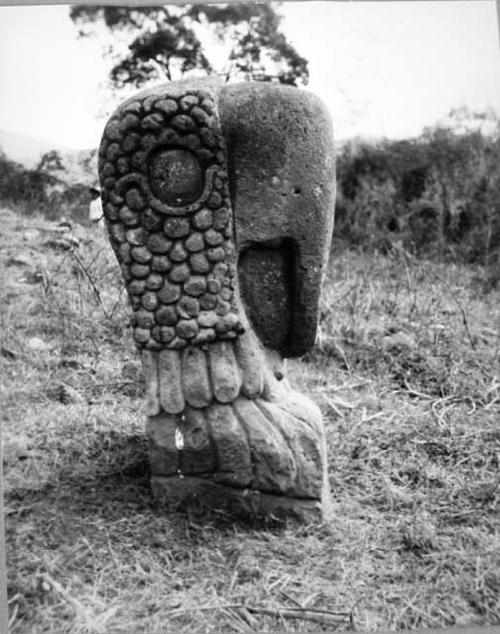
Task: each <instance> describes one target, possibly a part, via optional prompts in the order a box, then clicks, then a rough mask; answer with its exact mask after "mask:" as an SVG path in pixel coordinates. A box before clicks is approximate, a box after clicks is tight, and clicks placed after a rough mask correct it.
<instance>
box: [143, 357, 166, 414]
mask: <svg viewBox="0 0 500 634" xmlns="http://www.w3.org/2000/svg"><path fill="white" fill-rule="evenodd" d="M142 367H143V370H144V376H145V379H146V415H147V416H156V415H157V414H159V413H160V412H161V405H160V394H159V384H158V358H157V355H156V354H155V353H154V352H150V351H149V350H143V351H142Z"/></svg>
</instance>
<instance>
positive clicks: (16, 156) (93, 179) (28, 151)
mask: <svg viewBox="0 0 500 634" xmlns="http://www.w3.org/2000/svg"><path fill="white" fill-rule="evenodd" d="M0 148H1V149H2V151H3V152H4V153H5V155H6V156H7V157H8V158H9V159H11V160H12V161H16V162H17V163H21V164H22V165H24V167H26V168H28V169H33V168H34V167H36V165H37V164H38V163H39V161H40V158H41V156H42V155H43V154H45V153H46V152H49V151H51V150H56V151H57V152H58V153H59V155H60V156H61V159H62V164H63V167H64V169H63V170H54V171H52V172H51V173H52V174H54V176H57V177H58V178H60V179H61V180H62V181H64V182H66V183H68V184H73V183H82V184H86V185H87V184H88V185H94V184H96V183H97V157H96V151H95V150H71V149H69V148H67V147H64V146H59V145H57V144H55V143H52V142H51V141H46V140H42V139H37V138H35V137H32V136H29V135H27V134H23V133H21V132H7V131H6V130H0Z"/></svg>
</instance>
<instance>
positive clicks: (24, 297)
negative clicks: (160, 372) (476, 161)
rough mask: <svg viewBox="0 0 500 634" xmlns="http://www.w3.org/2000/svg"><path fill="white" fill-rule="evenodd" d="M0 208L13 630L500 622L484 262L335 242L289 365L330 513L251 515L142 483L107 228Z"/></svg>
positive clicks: (499, 345)
mask: <svg viewBox="0 0 500 634" xmlns="http://www.w3.org/2000/svg"><path fill="white" fill-rule="evenodd" d="M0 222H1V225H2V235H1V238H0V254H1V255H0V258H1V271H2V276H3V279H2V284H1V297H0V302H1V308H0V310H1V341H0V364H1V388H2V404H1V406H2V411H3V441H4V473H5V485H6V491H5V512H6V533H7V549H8V550H7V558H8V582H9V608H10V615H11V616H10V618H11V632H12V634H21V633H25V634H28V633H29V634H34V633H37V634H38V633H41V632H44V633H45V632H53V633H54V634H63V633H66V632H67V633H72V634H78V633H84V632H85V633H101V632H102V633H108V632H109V633H111V634H113V633H131V634H135V633H147V634H149V633H151V634H153V633H160V632H172V633H174V632H175V633H177V632H184V633H188V632H189V633H192V632H193V633H201V632H252V631H270V632H273V631H290V632H312V631H315V632H318V631H323V630H324V631H332V630H333V629H335V628H336V627H338V629H340V630H345V629H349V628H352V627H353V626H354V628H355V629H359V630H365V629H370V630H375V629H382V628H384V629H396V628H416V627H435V626H449V625H465V624H500V533H499V529H500V514H499V498H500V475H499V473H500V469H499V465H500V334H499V331H500V292H499V291H498V290H494V289H493V290H492V289H491V288H490V287H491V285H490V284H488V283H487V281H486V280H485V274H484V272H483V271H482V270H481V269H480V268H471V267H462V266H455V265H450V264H448V265H444V264H435V263H434V264H433V263H429V262H425V261H416V260H413V259H412V258H411V257H409V256H408V255H407V254H405V253H401V252H395V253H393V254H392V255H390V256H379V255H370V256H368V255H360V254H358V253H354V252H349V251H347V252H346V251H344V252H342V253H338V254H334V256H333V257H332V261H331V265H330V269H329V275H328V279H327V280H326V283H325V289H324V295H323V300H322V320H321V321H322V323H321V332H320V337H319V340H318V345H317V347H316V349H315V350H314V351H313V352H311V353H309V354H308V355H307V357H306V358H305V359H302V360H300V361H294V362H290V363H289V372H290V375H291V379H292V382H293V383H294V384H296V385H297V386H298V387H299V389H301V390H302V391H304V392H308V393H309V394H310V395H311V396H312V397H313V398H314V400H315V401H316V402H317V403H318V405H320V407H321V409H322V411H323V413H324V417H325V424H326V428H327V435H328V444H329V475H330V481H331V488H332V493H333V502H334V508H335V519H334V520H333V521H332V522H331V523H330V524H328V525H322V526H302V527H299V528H297V527H294V526H292V525H286V524H279V523H274V524H267V525H262V524H257V523H255V524H253V525H252V524H248V523H243V522H241V521H236V520H233V519H232V518H230V517H228V516H225V515H223V514H207V513H206V512H203V511H202V510H192V511H190V512H189V513H188V512H184V513H180V512H178V513H172V512H171V513H168V514H167V513H165V511H164V510H163V509H161V508H160V507H159V506H158V505H157V504H155V502H154V501H153V499H152V498H151V495H150V492H149V487H148V466H147V444H146V439H145V437H144V434H143V415H142V413H141V407H142V396H141V394H142V392H141V391H142V386H143V383H142V375H141V369H140V365H139V361H138V357H137V354H136V352H135V348H134V345H133V342H132V338H131V334H130V330H129V329H128V326H127V323H128V312H127V305H126V301H125V296H124V294H123V293H122V290H121V289H122V285H121V280H120V277H119V270H118V267H117V265H116V262H115V260H114V256H113V255H112V253H111V251H110V248H109V247H108V246H107V243H106V242H105V240H104V238H103V237H102V236H100V235H98V234H96V233H91V232H90V231H89V230H85V229H81V230H80V231H79V234H77V237H79V240H80V246H79V247H78V248H76V249H75V250H74V251H68V250H64V249H62V248H61V244H60V242H58V238H57V236H55V234H54V232H51V231H49V226H48V225H47V224H46V223H44V221H42V220H40V219H32V220H28V219H26V218H21V217H19V216H16V215H14V214H13V213H11V212H9V211H7V210H3V211H2V212H1V213H0ZM293 610H295V612H293ZM280 611H281V612H280ZM293 615H295V616H299V617H300V618H292V616H293ZM307 617H311V618H312V619H313V620H308V618H307Z"/></svg>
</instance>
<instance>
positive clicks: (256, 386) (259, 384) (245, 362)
mask: <svg viewBox="0 0 500 634" xmlns="http://www.w3.org/2000/svg"><path fill="white" fill-rule="evenodd" d="M252 343H253V342H252V339H251V335H250V334H249V333H248V332H246V333H245V334H243V335H241V336H240V337H238V339H237V340H236V342H235V351H236V357H237V359H238V364H239V366H240V368H241V371H242V373H243V384H242V386H241V391H242V392H243V394H244V395H245V396H246V397H247V398H257V396H260V395H261V394H262V390H263V389H264V374H263V370H262V367H263V364H264V359H263V355H262V354H260V351H259V349H258V347H257V346H256V345H255V344H254V345H252Z"/></svg>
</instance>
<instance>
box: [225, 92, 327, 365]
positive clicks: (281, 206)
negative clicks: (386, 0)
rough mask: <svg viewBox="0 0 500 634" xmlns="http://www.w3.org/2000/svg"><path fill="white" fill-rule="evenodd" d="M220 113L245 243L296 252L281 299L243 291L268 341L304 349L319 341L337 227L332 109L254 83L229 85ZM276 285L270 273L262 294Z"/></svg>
mask: <svg viewBox="0 0 500 634" xmlns="http://www.w3.org/2000/svg"><path fill="white" fill-rule="evenodd" d="M219 116H220V120H221V125H222V129H223V133H224V138H225V139H226V140H227V156H228V167H229V182H230V189H231V192H230V193H231V204H232V207H233V213H234V225H235V233H236V236H237V237H238V245H237V246H238V250H239V252H240V253H244V252H245V251H247V250H254V249H256V248H257V249H259V248H262V247H266V248H267V249H275V250H276V252H277V254H278V255H281V257H287V258H288V259H289V263H288V270H289V275H288V278H289V279H288V281H287V283H286V285H285V286H284V287H282V288H281V289H278V288H276V287H273V291H272V292H279V293H280V295H281V299H280V301H278V302H274V301H273V302H270V303H269V306H268V307H267V308H266V306H265V304H266V301H265V300H264V301H263V303H259V304H257V305H256V304H255V303H254V302H252V301H251V299H250V298H248V299H249V301H246V300H247V298H246V297H245V293H244V292H243V293H242V295H243V300H244V301H245V304H246V306H247V314H248V317H249V318H250V322H251V324H252V325H253V326H254V327H256V326H257V324H258V326H257V327H258V333H259V335H260V336H261V337H262V338H264V339H265V340H266V344H267V345H269V346H270V347H272V348H274V349H277V350H280V351H281V353H282V354H283V356H285V357H293V356H301V355H303V354H304V353H305V352H307V350H309V349H310V348H311V346H312V345H313V344H314V340H315V336H316V330H317V323H318V306H319V294H320V288H321V280H322V276H323V272H324V270H325V266H326V261H327V257H328V253H329V246H330V241H331V235H332V229H333V206H334V200H335V172H334V167H335V165H334V151H333V137H332V128H331V121H330V117H329V114H328V112H327V111H326V109H325V108H324V106H323V105H322V104H321V102H320V101H319V99H317V97H315V96H314V95H312V94H311V93H308V92H306V91H305V90H296V89H295V88H292V87H289V86H281V85H280V86H276V85H270V84H267V83H261V84H259V83H248V84H226V85H225V86H224V88H223V89H222V90H221V94H220V99H219ZM280 266H281V265H278V267H280ZM239 275H240V278H247V277H248V278H251V282H250V283H251V284H252V285H256V286H257V287H258V286H259V281H258V280H256V279H253V278H255V277H257V276H255V275H254V273H253V271H252V268H251V267H250V269H249V270H248V271H247V270H246V268H243V269H240V271H239ZM246 286H248V283H247V281H246V280H245V279H242V287H246ZM271 287H272V285H271V286H269V284H268V282H267V280H263V284H262V290H261V292H262V297H263V298H265V297H266V294H267V293H268V291H269V290H270V288H271ZM242 290H243V289H242ZM286 304H288V305H289V306H290V310H291V314H290V321H289V324H288V325H287V328H288V332H287V333H286V336H284V333H283V332H282V331H280V328H279V327H277V324H281V323H282V320H281V316H280V311H281V310H282V306H284V305H286ZM254 311H256V314H255V320H254Z"/></svg>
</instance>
